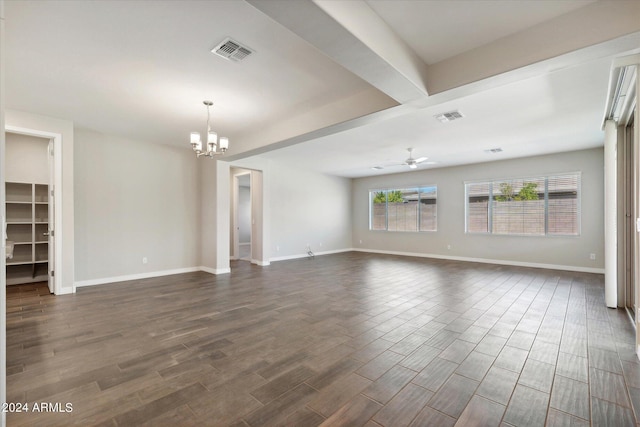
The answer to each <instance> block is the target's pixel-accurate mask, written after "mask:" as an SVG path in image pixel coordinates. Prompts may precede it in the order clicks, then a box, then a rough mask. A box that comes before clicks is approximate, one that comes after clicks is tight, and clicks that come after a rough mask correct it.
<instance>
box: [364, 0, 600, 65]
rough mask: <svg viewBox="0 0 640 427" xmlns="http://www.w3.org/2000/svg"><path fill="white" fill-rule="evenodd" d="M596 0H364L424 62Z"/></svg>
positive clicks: (483, 43) (512, 31)
mask: <svg viewBox="0 0 640 427" xmlns="http://www.w3.org/2000/svg"><path fill="white" fill-rule="evenodd" d="M594 1H595V0H565V1H539V0H519V1H504V0H497V1H495V0H492V1H489V0H484V1H451V0H439V1H437V0H430V1H416V0H366V2H367V4H368V5H369V6H370V7H371V8H372V9H373V10H374V11H375V12H376V13H377V14H378V15H380V16H381V17H382V19H384V21H385V22H386V23H387V24H389V25H390V26H391V27H392V28H393V29H394V30H395V31H396V32H397V33H398V34H399V35H400V37H402V39H404V40H405V41H406V42H407V44H409V46H411V48H412V49H413V50H414V51H415V52H416V53H417V54H418V55H419V56H420V57H421V58H422V60H423V61H424V62H425V63H426V64H434V63H436V62H439V61H442V60H445V59H448V58H451V57H452V56H455V55H458V54H460V53H463V52H467V51H469V50H472V49H475V48H477V47H480V46H482V45H485V44H487V43H490V42H493V41H495V40H498V39H500V38H502V37H506V36H509V35H512V34H515V33H517V32H519V31H522V30H523V29H526V28H529V27H532V26H534V25H536V24H540V23H541V22H545V21H548V20H550V19H552V18H555V17H557V16H559V15H562V14H565V13H567V12H571V11H573V10H575V9H578V8H581V7H584V6H586V5H588V4H589V3H593V2H594Z"/></svg>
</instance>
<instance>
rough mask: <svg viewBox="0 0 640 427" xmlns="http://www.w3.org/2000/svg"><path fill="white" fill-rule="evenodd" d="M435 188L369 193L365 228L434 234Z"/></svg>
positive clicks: (387, 190) (435, 222)
mask: <svg viewBox="0 0 640 427" xmlns="http://www.w3.org/2000/svg"><path fill="white" fill-rule="evenodd" d="M436 196H437V187H436V186H435V185H433V186H424V187H413V188H402V189H384V190H371V191H370V192H369V201H370V202H369V229H370V230H381V231H436V229H437V209H436V207H437V205H436V201H437V197H436Z"/></svg>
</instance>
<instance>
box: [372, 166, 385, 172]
mask: <svg viewBox="0 0 640 427" xmlns="http://www.w3.org/2000/svg"><path fill="white" fill-rule="evenodd" d="M371 169H375V170H377V171H380V170H382V169H384V168H383V167H382V166H374V167H372V168H371Z"/></svg>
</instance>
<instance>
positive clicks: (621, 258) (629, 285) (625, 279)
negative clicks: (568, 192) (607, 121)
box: [618, 114, 637, 324]
mask: <svg viewBox="0 0 640 427" xmlns="http://www.w3.org/2000/svg"><path fill="white" fill-rule="evenodd" d="M619 135H620V137H621V138H619V139H618V140H619V146H618V159H619V161H620V164H619V168H620V176H621V180H620V182H619V189H620V190H619V191H620V195H621V200H620V202H619V208H620V214H619V217H618V218H619V221H620V227H619V231H618V263H619V265H618V281H619V282H621V286H620V287H619V288H621V289H624V307H625V308H626V309H627V311H628V313H629V316H630V317H631V318H632V319H633V323H634V324H635V323H636V315H637V307H636V284H635V269H636V263H635V259H636V251H635V249H636V248H635V242H634V235H635V228H636V224H635V221H634V217H635V215H634V207H635V204H636V194H635V193H636V192H635V188H636V187H635V185H634V173H635V172H634V163H635V149H636V147H635V144H634V114H632V116H631V119H630V120H629V122H628V124H627V126H625V127H624V128H622V129H621V134H619Z"/></svg>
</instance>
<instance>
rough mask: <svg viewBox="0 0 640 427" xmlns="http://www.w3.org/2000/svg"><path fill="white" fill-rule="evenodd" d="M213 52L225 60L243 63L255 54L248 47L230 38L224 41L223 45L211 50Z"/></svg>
mask: <svg viewBox="0 0 640 427" xmlns="http://www.w3.org/2000/svg"><path fill="white" fill-rule="evenodd" d="M211 52H213V53H215V54H216V55H218V56H220V57H222V58H224V59H229V60H231V61H235V62H239V61H242V60H243V59H245V58H246V57H247V56H249V55H251V54H252V53H253V51H252V50H251V49H250V48H248V47H247V46H243V45H242V44H240V43H238V42H237V41H235V40H232V39H230V38H227V39H225V40H223V41H222V43H220V44H219V45H218V46H216V47H214V48H213V49H211Z"/></svg>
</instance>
